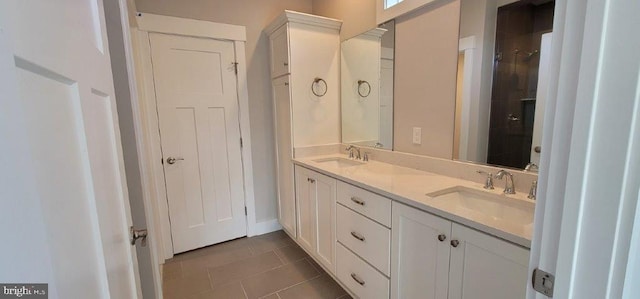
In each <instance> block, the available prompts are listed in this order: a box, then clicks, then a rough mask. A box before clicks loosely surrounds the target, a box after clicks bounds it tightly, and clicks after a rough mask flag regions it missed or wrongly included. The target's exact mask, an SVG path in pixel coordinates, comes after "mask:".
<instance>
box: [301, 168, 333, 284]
mask: <svg viewBox="0 0 640 299" xmlns="http://www.w3.org/2000/svg"><path fill="white" fill-rule="evenodd" d="M295 182H296V199H297V202H298V205H297V206H298V208H297V213H298V237H297V241H298V244H300V246H302V247H303V248H304V249H306V250H307V252H308V253H309V254H311V255H312V256H313V257H315V258H316V260H317V261H318V262H320V264H322V266H324V267H325V269H327V270H328V271H329V272H331V273H334V272H335V261H336V180H335V179H333V178H330V177H328V176H325V175H322V174H319V173H317V172H315V171H311V170H309V169H306V168H304V167H300V166H296V167H295Z"/></svg>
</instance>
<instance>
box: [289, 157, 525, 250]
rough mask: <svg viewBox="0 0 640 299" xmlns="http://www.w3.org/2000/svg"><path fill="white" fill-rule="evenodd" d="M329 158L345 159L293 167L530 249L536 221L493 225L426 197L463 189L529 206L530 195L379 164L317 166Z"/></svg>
mask: <svg viewBox="0 0 640 299" xmlns="http://www.w3.org/2000/svg"><path fill="white" fill-rule="evenodd" d="M330 157H343V158H346V157H345V156H344V155H327V156H314V157H305V158H297V159H294V163H295V164H297V165H300V166H304V167H307V168H310V169H313V170H315V171H317V172H320V173H322V174H325V175H328V176H330V177H333V178H336V179H339V180H341V181H344V182H346V183H349V184H352V185H355V186H358V187H361V188H363V189H367V190H369V191H371V192H374V193H378V194H380V195H383V196H386V197H388V198H391V199H393V200H395V201H398V202H401V203H403V204H406V205H409V206H412V207H414V208H417V209H420V210H423V211H426V212H429V213H431V214H434V215H437V216H440V217H443V218H446V219H449V220H451V221H453V222H457V223H460V224H462V225H465V226H468V227H471V228H473V229H476V230H479V231H482V232H485V233H488V234H490V235H494V236H496V237H498V238H501V239H504V240H507V241H509V242H512V243H514V244H518V245H520V246H523V247H526V248H530V247H531V236H532V233H533V221H532V223H531V224H530V225H526V226H524V227H523V226H521V225H512V224H510V223H509V222H505V221H493V220H492V219H490V218H488V217H486V216H483V215H481V213H478V212H474V211H470V210H468V209H461V208H458V207H456V206H455V205H451V204H442V201H437V200H434V199H433V198H431V197H429V196H427V195H426V194H428V193H432V192H436V191H440V190H443V189H447V188H451V187H456V186H462V187H467V188H470V189H475V190H480V191H483V192H489V193H492V194H495V195H498V196H502V197H505V199H508V200H513V203H514V204H525V205H530V204H531V203H534V201H531V200H529V199H527V194H523V193H518V194H514V195H506V194H504V193H502V186H501V184H497V186H496V189H494V190H485V189H483V188H482V184H480V183H477V182H471V181H465V180H461V179H457V178H451V177H447V176H443V175H439V174H435V173H430V172H425V171H420V170H416V169H411V168H407V167H401V166H397V165H392V164H387V163H381V162H376V161H369V162H366V163H365V164H363V165H357V166H350V167H342V168H340V167H337V166H332V165H330V164H328V163H318V162H314V160H318V159H322V158H330ZM527 216H529V215H527ZM530 217H531V219H533V209H531V215H530Z"/></svg>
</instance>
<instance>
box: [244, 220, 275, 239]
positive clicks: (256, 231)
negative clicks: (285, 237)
mask: <svg viewBox="0 0 640 299" xmlns="http://www.w3.org/2000/svg"><path fill="white" fill-rule="evenodd" d="M281 229H282V226H281V225H280V223H279V222H278V219H273V220H268V221H263V222H258V223H256V224H255V225H254V227H253V234H250V235H249V237H252V236H258V235H263V234H266V233H270V232H274V231H277V230H281Z"/></svg>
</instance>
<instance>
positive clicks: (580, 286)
mask: <svg viewBox="0 0 640 299" xmlns="http://www.w3.org/2000/svg"><path fill="white" fill-rule="evenodd" d="M639 9H640V3H639V2H638V1H633V0H623V1H556V10H555V12H554V36H553V43H552V57H551V66H552V67H551V77H550V92H549V98H548V101H547V107H548V108H547V109H546V112H545V123H544V133H543V141H542V143H543V144H542V146H543V149H544V151H543V152H542V155H541V167H540V170H541V172H540V179H539V181H540V184H539V188H538V198H539V200H538V202H537V204H536V217H535V222H534V223H535V227H534V236H533V239H532V243H531V249H532V250H531V262H530V265H529V275H531V272H532V271H533V269H535V268H540V269H542V270H544V271H547V272H551V273H555V275H556V280H555V284H554V285H555V290H554V298H587V297H589V298H637V297H638V292H637V288H636V290H635V291H634V290H633V289H634V286H637V283H635V281H634V283H633V284H631V285H630V284H629V280H628V279H629V278H631V275H630V274H631V273H632V272H630V271H629V270H632V269H630V268H627V267H629V266H631V267H633V266H632V263H633V255H634V253H637V252H633V249H634V248H635V247H636V244H637V243H636V244H634V243H632V241H633V239H632V236H634V235H637V234H636V232H635V231H633V233H632V230H635V228H637V225H636V226H635V227H634V222H635V223H636V224H637V223H638V220H639V219H640V212H639V211H638V209H637V202H638V190H639V188H640V187H639V186H640V167H639V165H640V163H638V161H640V154H639V153H640V151H639V150H638V140H640V139H639V138H638V137H639V135H640V134H639V133H638V132H639V131H640V121H639V119H640V94H639V91H640V83H639V82H640V72H639V70H640V67H639V66H640V56H638V55H637V53H636V52H637V49H638V48H639V47H640V35H638V34H636V32H635V31H636V30H637V28H638V26H640V24H639V19H638V18H637V17H636V15H635V14H637V11H638V10H639ZM556 24H557V25H558V26H556ZM634 218H635V219H634ZM634 238H635V236H634ZM636 255H637V254H636ZM636 266H637V265H636ZM636 270H637V268H636ZM625 271H626V273H625ZM632 271H633V270H632ZM625 276H626V277H625ZM527 298H547V297H546V296H544V295H542V294H539V293H536V292H535V291H534V290H533V288H532V287H531V284H529V289H528V293H527Z"/></svg>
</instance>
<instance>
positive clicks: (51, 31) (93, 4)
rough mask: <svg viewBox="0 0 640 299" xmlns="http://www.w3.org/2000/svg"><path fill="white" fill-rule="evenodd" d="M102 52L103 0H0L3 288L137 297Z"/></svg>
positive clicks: (104, 48)
mask: <svg viewBox="0 0 640 299" xmlns="http://www.w3.org/2000/svg"><path fill="white" fill-rule="evenodd" d="M108 49H109V48H108V45H107V34H106V29H105V21H104V13H103V6H102V1H101V0H94V1H79V0H59V1H48V0H28V1H26V0H15V1H10V0H6V1H1V2H0V64H1V65H0V78H2V83H1V84H0V85H2V86H1V88H0V101H1V104H2V108H0V110H2V112H1V113H0V119H2V120H1V121H0V123H2V124H1V125H0V127H2V128H1V129H0V131H1V132H2V134H1V136H2V137H1V140H2V141H0V142H2V143H3V144H2V146H0V147H1V148H2V150H0V156H2V158H1V159H0V161H1V162H2V165H3V169H2V171H1V172H2V175H1V176H0V177H1V180H2V181H3V182H2V184H0V189H2V191H0V202H1V203H2V207H1V208H0V210H1V211H2V212H1V213H0V219H2V220H0V227H1V230H2V236H3V238H4V241H3V242H2V243H3V245H2V246H0V255H1V256H2V258H0V264H1V265H2V267H0V282H5V283H6V282H15V283H17V282H24V283H49V294H48V298H140V297H141V293H140V289H139V286H138V283H137V281H138V278H137V276H138V273H137V270H136V264H137V261H136V256H135V250H132V249H133V248H132V246H131V245H130V244H129V226H130V225H131V215H130V212H129V200H128V198H127V186H126V180H125V177H124V164H123V159H122V149H121V145H120V131H119V127H118V118H117V112H116V102H115V98H114V89H113V81H112V75H111V64H110V58H109V52H108ZM8 124H11V125H10V130H8V128H7V125H8ZM7 132H11V133H9V134H6V133H7ZM12 136H13V137H12ZM14 162H16V163H14ZM6 174H9V175H6ZM5 175H6V176H5ZM7 179H10V180H11V183H10V184H8V183H7V184H5V183H6V182H7ZM13 234H15V235H16V236H17V237H16V238H14V237H12V235H13ZM9 240H11V241H9Z"/></svg>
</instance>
